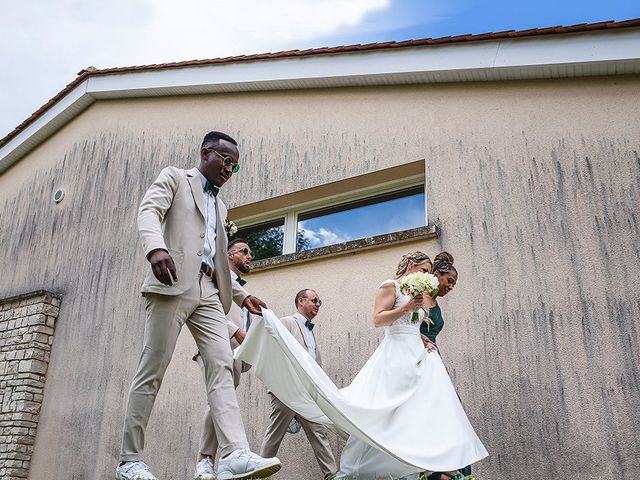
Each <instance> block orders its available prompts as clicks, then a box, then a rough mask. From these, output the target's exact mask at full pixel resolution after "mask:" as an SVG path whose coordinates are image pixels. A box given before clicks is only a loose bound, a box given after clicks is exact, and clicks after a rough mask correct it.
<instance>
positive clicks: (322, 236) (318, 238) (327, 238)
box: [299, 222, 351, 247]
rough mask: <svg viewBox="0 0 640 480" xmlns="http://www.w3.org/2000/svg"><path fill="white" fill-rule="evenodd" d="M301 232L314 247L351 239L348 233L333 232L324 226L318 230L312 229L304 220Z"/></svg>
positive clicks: (301, 224) (301, 223)
mask: <svg viewBox="0 0 640 480" xmlns="http://www.w3.org/2000/svg"><path fill="white" fill-rule="evenodd" d="M299 227H300V233H301V234H302V236H303V237H304V238H306V239H307V240H309V242H310V243H311V246H312V247H322V246H324V245H333V244H334V243H341V242H346V241H348V240H351V238H350V237H349V236H348V235H343V234H340V233H336V232H332V231H331V230H327V229H326V228H324V227H320V228H319V229H318V230H311V229H308V228H305V227H304V222H300V225H299Z"/></svg>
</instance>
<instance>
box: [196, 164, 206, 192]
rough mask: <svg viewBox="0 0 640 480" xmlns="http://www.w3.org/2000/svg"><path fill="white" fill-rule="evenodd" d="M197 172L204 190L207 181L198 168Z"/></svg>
mask: <svg viewBox="0 0 640 480" xmlns="http://www.w3.org/2000/svg"><path fill="white" fill-rule="evenodd" d="M196 171H197V172H198V176H199V177H200V184H201V185H202V188H204V184H205V183H207V179H206V177H205V176H204V175H203V174H202V172H201V171H200V170H198V169H197V168H196Z"/></svg>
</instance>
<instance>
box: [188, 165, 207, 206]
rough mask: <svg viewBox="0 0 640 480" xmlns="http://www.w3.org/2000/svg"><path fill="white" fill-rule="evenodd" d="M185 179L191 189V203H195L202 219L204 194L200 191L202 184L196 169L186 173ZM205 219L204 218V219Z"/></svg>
mask: <svg viewBox="0 0 640 480" xmlns="http://www.w3.org/2000/svg"><path fill="white" fill-rule="evenodd" d="M187 179H188V180H189V186H190V187H191V194H192V195H193V201H194V202H196V206H197V207H198V210H200V213H201V214H202V216H203V217H205V214H204V192H203V191H202V182H201V181H200V175H198V169H197V168H192V169H191V170H188V171H187ZM205 218H206V217H205Z"/></svg>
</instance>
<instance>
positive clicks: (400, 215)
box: [296, 186, 426, 252]
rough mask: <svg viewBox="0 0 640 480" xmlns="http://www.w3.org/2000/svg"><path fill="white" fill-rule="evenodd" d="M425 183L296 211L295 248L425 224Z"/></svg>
mask: <svg viewBox="0 0 640 480" xmlns="http://www.w3.org/2000/svg"><path fill="white" fill-rule="evenodd" d="M424 208H425V206H424V186H418V187H414V188H410V189H406V190H401V191H397V192H392V193H388V194H384V195H378V196H375V197H369V198H365V199H363V200H358V201H354V202H350V203H347V204H342V205H337V206H335V207H329V208H323V209H319V210H314V211H312V212H306V213H304V214H300V215H298V241H297V249H296V250H297V251H298V252H301V251H303V250H309V249H311V248H317V247H324V246H326V245H333V244H335V243H341V242H346V241H349V240H356V239H358V238H366V237H371V236H374V235H382V234H385V233H391V232H398V231H401V230H408V229H410V228H417V227H423V226H424V224H425V218H426V216H425V211H424Z"/></svg>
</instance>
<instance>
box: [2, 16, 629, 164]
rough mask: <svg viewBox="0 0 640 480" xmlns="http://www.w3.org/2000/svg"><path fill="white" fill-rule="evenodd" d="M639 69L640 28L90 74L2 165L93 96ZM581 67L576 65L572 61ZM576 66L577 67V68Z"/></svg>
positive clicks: (15, 143) (7, 150)
mask: <svg viewBox="0 0 640 480" xmlns="http://www.w3.org/2000/svg"><path fill="white" fill-rule="evenodd" d="M620 64H624V69H623V71H624V72H625V73H639V72H640V29H637V28H633V29H624V30H615V31H597V32H591V33H589V32H587V33H585V32H581V33H575V34H566V35H549V36H537V37H526V38H513V39H503V40H486V41H477V42H460V43H454V44H443V45H430V46H424V47H410V48H398V49H381V50H371V51H362V52H358V51H356V52H347V53H336V54H318V55H310V56H301V57H286V58H281V59H278V58H273V59H267V60H254V61H247V62H237V63H226V64H225V63H220V64H210V65H201V66H197V65H194V66H186V67H182V68H163V69H157V70H136V71H132V72H125V73H118V72H115V73H113V74H104V75H96V76H89V77H88V78H87V80H85V81H84V82H82V83H81V84H80V85H78V86H76V87H75V88H74V89H73V90H72V91H71V92H69V93H68V94H67V95H65V96H64V97H63V98H62V99H61V100H59V101H58V102H57V103H56V104H55V105H54V106H53V107H51V108H50V109H49V110H48V111H47V112H45V113H44V114H43V115H42V116H40V117H39V118H38V119H37V120H35V121H34V122H33V123H32V124H30V125H29V126H28V127H26V128H25V129H24V130H23V131H21V132H20V133H19V134H18V135H16V136H15V137H14V138H12V139H11V140H10V141H9V142H8V143H7V144H6V145H4V146H3V147H1V148H0V173H2V172H3V171H4V170H6V169H7V168H9V166H11V165H12V164H13V162H15V161H17V160H19V159H20V158H21V157H22V156H24V155H26V154H27V153H28V152H29V151H31V150H32V149H34V148H35V147H37V146H38V145H39V144H40V143H42V142H43V141H44V140H45V139H46V138H47V137H48V136H50V135H51V134H53V133H54V132H55V131H57V130H58V129H59V128H61V127H62V126H63V125H64V124H65V123H67V122H68V121H70V120H71V119H72V118H73V117H75V116H76V115H77V114H78V113H79V112H80V111H82V110H83V109H85V108H87V107H88V106H89V105H90V104H91V103H93V102H94V101H95V100H96V99H103V98H127V97H142V96H156V95H188V94H193V93H215V92H228V91H235V92H241V91H256V90H272V89H278V88H288V89H296V88H298V89H300V88H314V87H333V86H359V85H385V84H386V85H389V84H399V83H431V82H456V81H457V82H460V81H470V80H471V81H476V80H503V79H509V80H515V79H525V78H553V77H558V76H576V75H612V74H616V73H619V72H620ZM576 65H578V66H581V67H583V68H581V69H579V70H576V69H573V68H569V67H572V66H573V67H575V66H576ZM576 72H579V73H576Z"/></svg>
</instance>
